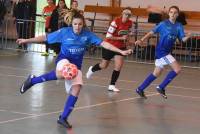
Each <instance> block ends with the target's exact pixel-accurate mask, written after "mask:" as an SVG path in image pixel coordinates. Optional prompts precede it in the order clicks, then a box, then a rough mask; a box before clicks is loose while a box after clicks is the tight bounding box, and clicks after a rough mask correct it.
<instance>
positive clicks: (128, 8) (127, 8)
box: [122, 7, 132, 11]
mask: <svg viewBox="0 0 200 134" xmlns="http://www.w3.org/2000/svg"><path fill="white" fill-rule="evenodd" d="M131 9H132V8H131V7H125V8H123V10H122V11H124V10H130V11H131Z"/></svg>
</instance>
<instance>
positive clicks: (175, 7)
mask: <svg viewBox="0 0 200 134" xmlns="http://www.w3.org/2000/svg"><path fill="white" fill-rule="evenodd" d="M172 8H174V9H176V10H177V11H178V13H179V12H180V10H179V8H178V6H171V7H170V8H169V11H170V10H171V9H172Z"/></svg>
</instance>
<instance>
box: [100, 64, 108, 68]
mask: <svg viewBox="0 0 200 134" xmlns="http://www.w3.org/2000/svg"><path fill="white" fill-rule="evenodd" d="M99 67H100V68H101V69H106V68H107V67H108V64H105V63H100V64H99Z"/></svg>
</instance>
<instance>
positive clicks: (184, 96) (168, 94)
mask: <svg viewBox="0 0 200 134" xmlns="http://www.w3.org/2000/svg"><path fill="white" fill-rule="evenodd" d="M84 85H88V86H95V87H107V86H104V85H98V84H84ZM121 89H122V88H121ZM126 90H128V91H130V90H132V89H126ZM133 92H134V93H135V90H133ZM145 92H146V93H156V92H149V91H145ZM157 94H158V95H159V93H157ZM146 96H147V95H146ZM167 96H176V97H182V98H190V99H200V97H194V96H186V95H179V94H170V93H167Z"/></svg>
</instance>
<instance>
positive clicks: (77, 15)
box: [72, 10, 86, 27]
mask: <svg viewBox="0 0 200 134" xmlns="http://www.w3.org/2000/svg"><path fill="white" fill-rule="evenodd" d="M74 19H81V20H83V26H84V27H85V26H86V23H85V18H84V16H83V15H82V14H80V13H79V11H77V10H74V15H73V18H72V20H74Z"/></svg>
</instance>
